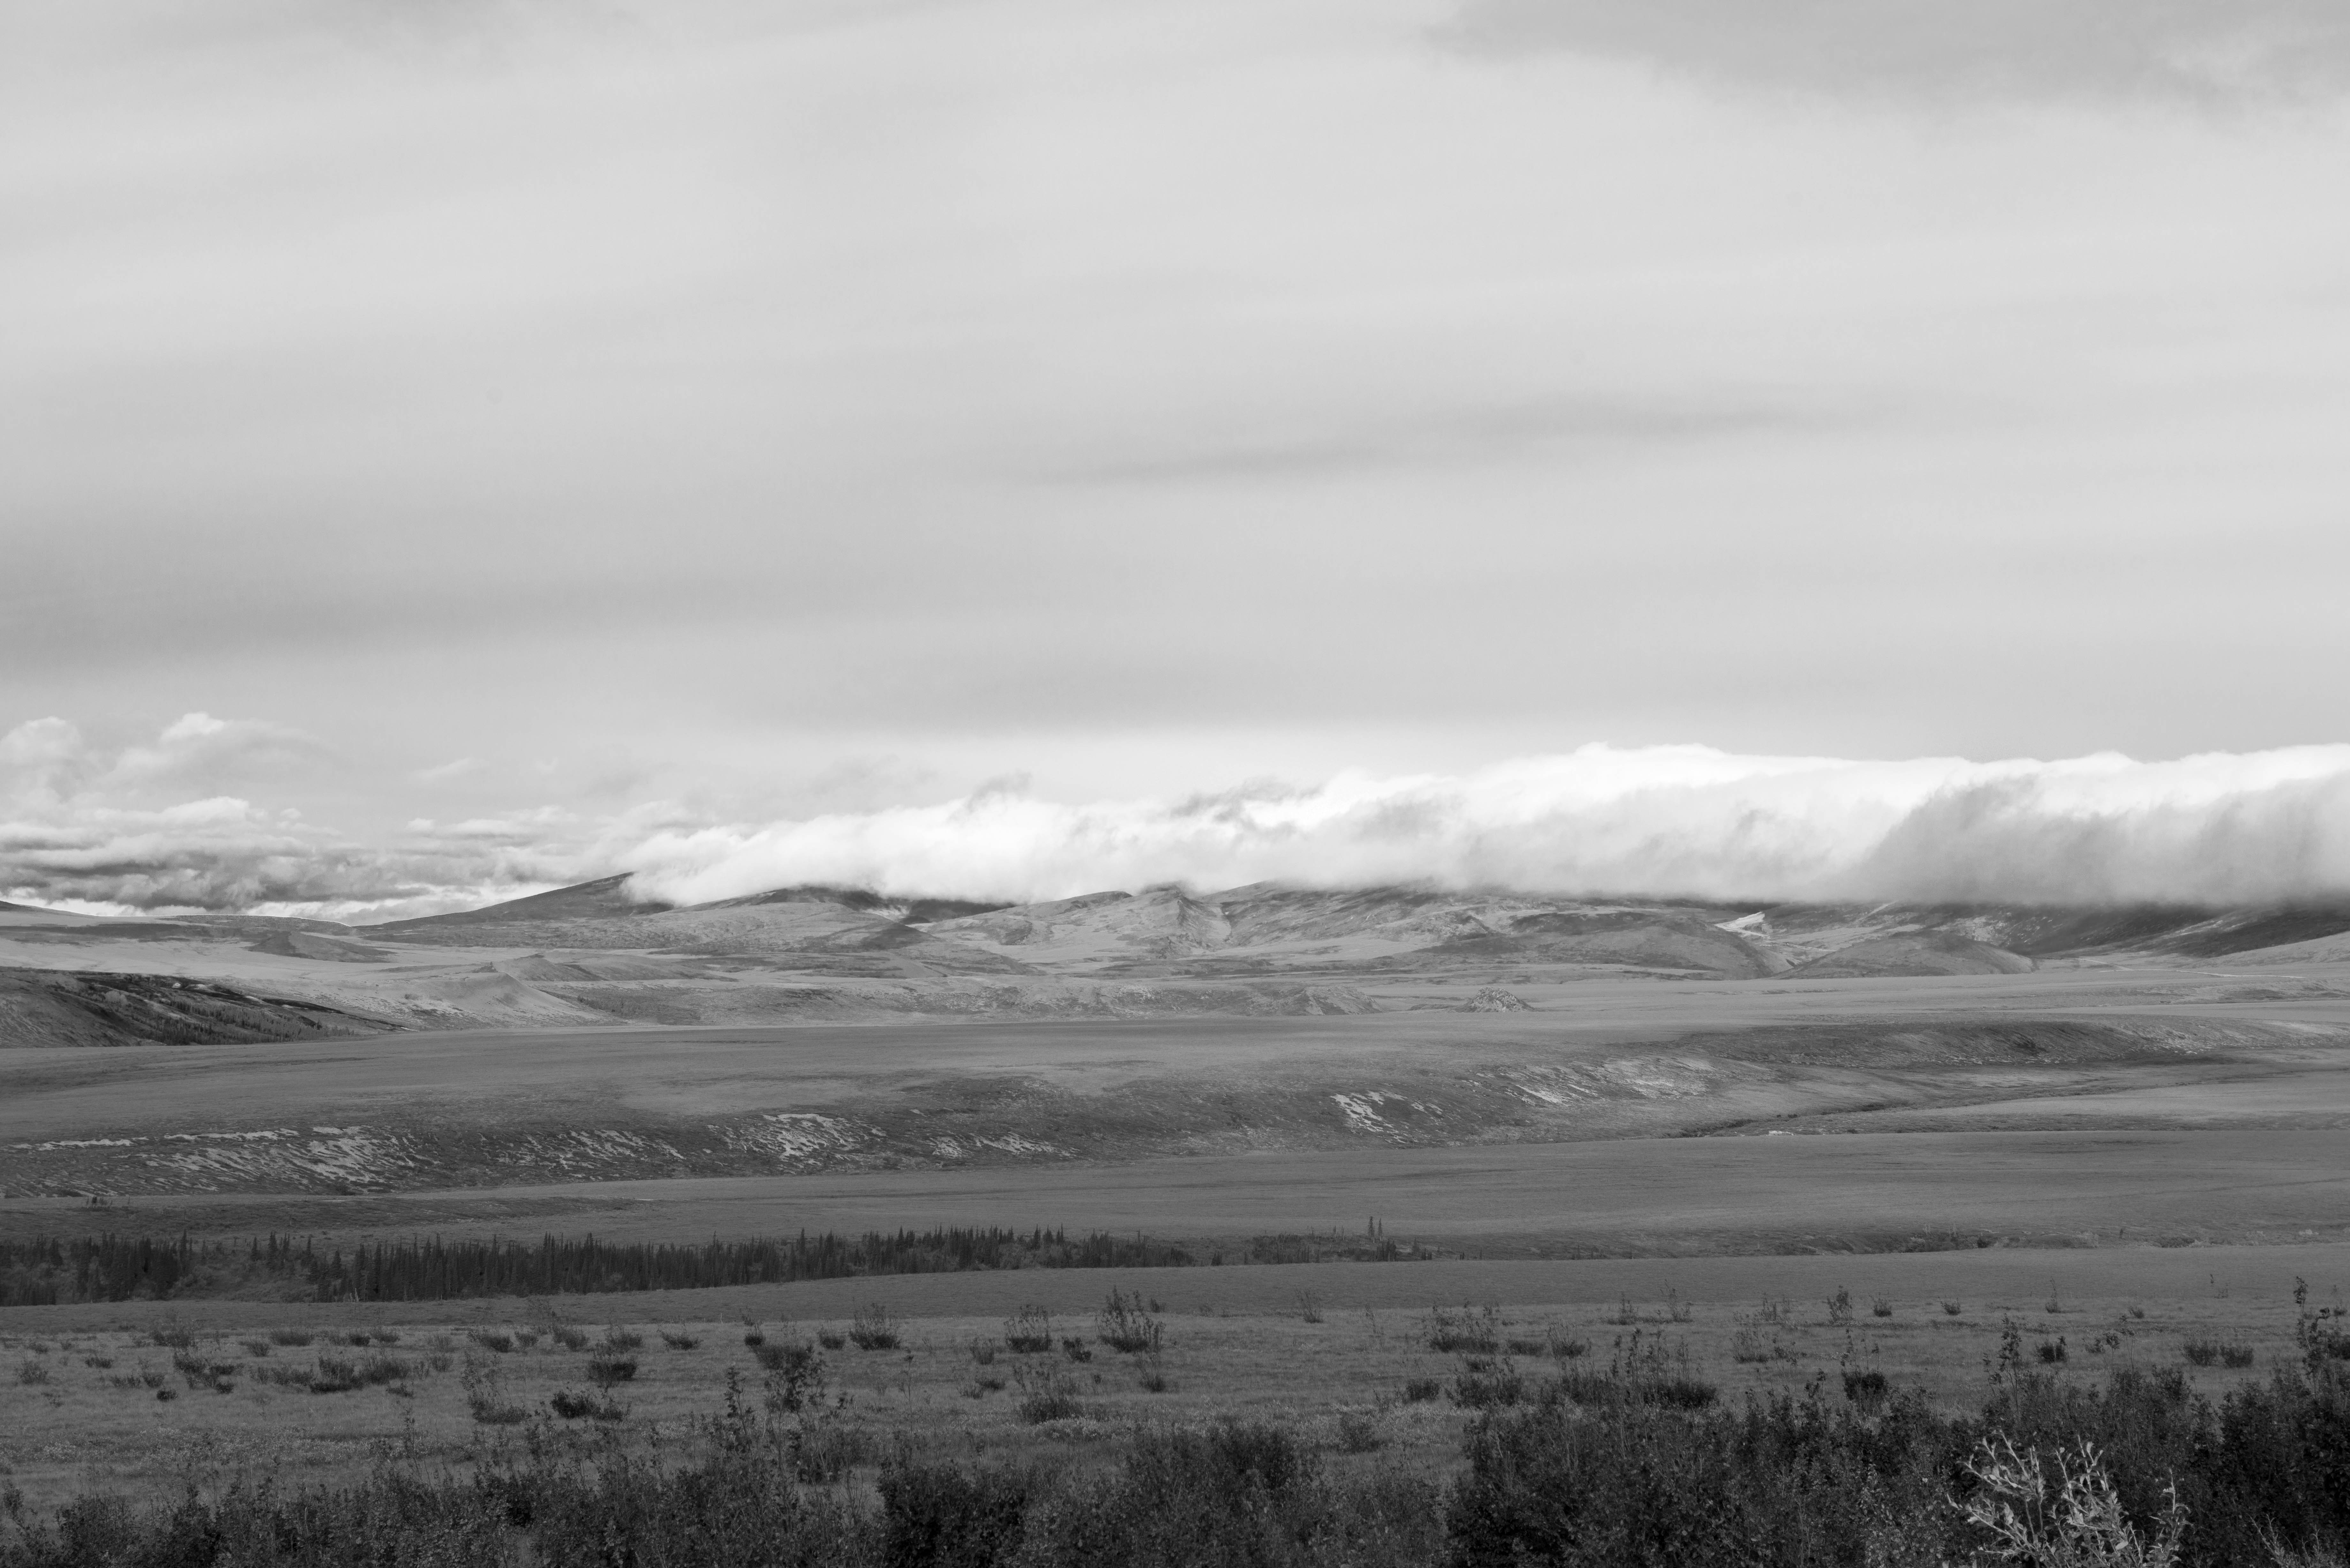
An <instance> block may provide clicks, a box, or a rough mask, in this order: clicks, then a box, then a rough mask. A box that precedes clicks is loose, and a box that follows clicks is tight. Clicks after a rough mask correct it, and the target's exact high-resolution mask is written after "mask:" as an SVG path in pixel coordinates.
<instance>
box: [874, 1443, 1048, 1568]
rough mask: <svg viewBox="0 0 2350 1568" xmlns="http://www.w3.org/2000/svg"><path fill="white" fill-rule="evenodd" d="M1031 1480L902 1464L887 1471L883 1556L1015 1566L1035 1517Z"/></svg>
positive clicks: (971, 1566) (959, 1566) (954, 1565)
mask: <svg viewBox="0 0 2350 1568" xmlns="http://www.w3.org/2000/svg"><path fill="white" fill-rule="evenodd" d="M1033 1490H1034V1482H1033V1481H1032V1480H1031V1478H1030V1477H1029V1476H1028V1475H1027V1474H1026V1473H1025V1472H1023V1471H1017V1470H1002V1469H993V1470H978V1469H969V1470H967V1469H961V1468H959V1467H956V1466H951V1465H919V1466H918V1465H913V1464H910V1463H906V1462H903V1461H901V1462H899V1463H898V1464H894V1465H891V1466H889V1467H888V1468H887V1469H883V1470H882V1472H881V1478H880V1485H879V1491H880V1496H881V1559H882V1561H883V1562H885V1563H890V1564H893V1565H895V1564H899V1563H904V1564H909V1565H910V1564H914V1563H937V1564H940V1565H941V1568H984V1565H985V1564H989V1563H1009V1562H1011V1561H1012V1556H1013V1552H1014V1550H1015V1549H1016V1548H1017V1547H1018V1546H1019V1545H1020V1542H1021V1536H1022V1534H1023V1533H1024V1530H1025V1528H1026V1525H1027V1519H1028V1508H1029V1501H1030V1495H1031V1493H1032V1491H1033Z"/></svg>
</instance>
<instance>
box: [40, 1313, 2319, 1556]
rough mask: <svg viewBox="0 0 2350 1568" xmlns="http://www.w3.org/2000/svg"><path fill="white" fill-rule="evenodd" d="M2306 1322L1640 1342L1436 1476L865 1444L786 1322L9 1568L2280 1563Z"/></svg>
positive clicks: (2309, 1400) (1239, 1452)
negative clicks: (2247, 1345) (2215, 1387)
mask: <svg viewBox="0 0 2350 1568" xmlns="http://www.w3.org/2000/svg"><path fill="white" fill-rule="evenodd" d="M2320 1326H2322V1327H2325V1328H2329V1329H2330V1327H2331V1324H2330V1320H2329V1322H2328V1323H2327V1324H2323V1325H2320ZM2308 1338H2309V1345H2310V1348H2309V1349H2308V1352H2307V1354H2306V1356H2305V1363H2306V1365H2305V1366H2303V1367H2298V1368H2295V1367H2285V1368H2280V1369H2279V1370H2278V1371H2276V1372H2275V1373H2274V1374H2273V1375H2272V1376H2271V1378H2270V1379H2269V1380H2268V1381H2266V1382H2264V1383H2256V1384H2252V1385H2249V1386H2244V1387H2241V1388H2238V1389H2236V1390H2234V1391H2232V1392H2231V1393H2230V1394H2229V1395H2228V1396H2227V1397H2226V1398H2225V1399H2223V1400H2222V1401H2220V1403H2218V1404H2216V1405H2214V1404H2213V1403H2211V1402H2210V1401H2209V1400H2206V1399H2202V1398H2199V1397H2196V1396H2195V1395H2194V1394H2193V1393H2192V1391H2191V1390H2190V1389H2189V1386H2187V1384H2186V1381H2185V1379H2184V1378H2183V1377H2182V1376H2178V1374H2176V1373H2170V1374H2167V1375H2151V1376H2150V1375H2147V1374H2143V1373H2137V1372H2132V1371H2126V1370H2125V1371H2121V1372H2116V1373H2115V1374H2114V1375H2112V1376H2110V1377H2108V1378H2107V1379H2106V1381H2105V1382H2104V1383H2103V1384H2101V1385H2097V1386H2089V1385H2085V1384H2080V1383H2065V1382H2063V1381H2060V1380H2059V1379H2058V1378H2057V1377H2055V1376H2054V1375H2051V1374H2047V1373H2042V1372H2038V1371H2030V1372H2027V1371H2025V1370H2023V1369H2022V1366H2020V1365H2015V1366H2007V1367H2005V1368H2003V1369H2002V1372H2001V1374H2000V1376H1999V1377H1998V1379H1997V1380H1996V1382H1995V1383H1994V1385H1993V1386H1992V1388H1991V1394H1990V1397H1989V1398H1988V1399H1987V1400H1986V1402H1985V1404H1984V1406H1983V1407H1982V1408H1981V1410H1980V1411H1978V1412H1975V1413H1972V1414H1967V1415H1960V1416H1950V1415H1945V1414H1942V1413H1939V1412H1936V1411H1934V1410H1932V1409H1930V1408H1929V1407H1927V1406H1926V1404H1925V1403H1924V1402H1923V1400H1922V1399H1920V1398H1918V1397H1917V1396H1915V1395H1903V1394H1899V1393H1894V1394H1891V1395H1889V1396H1887V1397H1884V1398H1882V1399H1872V1400H1870V1401H1867V1402H1866V1403H1865V1404H1864V1403H1862V1402H1857V1401H1855V1400H1851V1399H1847V1398H1845V1397H1842V1395H1841V1393H1840V1392H1839V1393H1837V1394H1836V1395H1835V1396H1833V1397H1832V1396H1831V1394H1830V1392H1829V1390H1828V1388H1827V1385H1826V1381H1825V1378H1822V1379H1819V1380H1815V1382H1814V1384H1813V1386H1811V1387H1810V1389H1809V1390H1808V1391H1807V1392H1806V1393H1805V1394H1804V1396H1803V1397H1777V1398H1773V1399H1769V1400H1750V1401H1747V1402H1746V1403H1744V1404H1742V1406H1740V1407H1736V1408H1733V1409H1724V1408H1721V1407H1712V1406H1707V1405H1704V1404H1701V1403H1699V1402H1697V1401H1694V1400H1683V1399H1679V1398H1668V1397H1659V1396H1658V1392H1657V1387H1658V1386H1657V1384H1656V1382H1655V1381H1654V1380H1653V1374H1652V1369H1651V1368H1650V1367H1648V1366H1644V1365H1642V1364H1640V1363H1639V1362H1638V1361H1636V1360H1631V1359H1627V1360H1626V1361H1625V1362H1623V1363H1622V1364H1621V1370H1620V1372H1619V1373H1618V1374H1617V1380H1618V1383H1619V1386H1617V1387H1616V1388H1615V1389H1614V1390H1613V1391H1612V1392H1611V1391H1607V1390H1601V1389H1598V1388H1596V1387H1594V1386H1592V1380H1593V1376H1594V1375H1592V1374H1587V1373H1578V1374H1577V1375H1575V1376H1573V1377H1565V1376H1561V1377H1553V1378H1549V1379H1546V1380H1542V1381H1539V1382H1537V1381H1535V1380H1534V1379H1527V1384H1528V1386H1527V1388H1526V1390H1525V1397H1526V1399H1527V1401H1528V1402H1526V1403H1522V1404H1518V1405H1514V1406H1503V1405H1495V1406H1492V1407H1488V1408H1486V1409H1485V1411H1484V1412H1483V1413H1482V1414H1481V1415H1479V1416H1478V1417H1476V1418H1475V1420H1474V1421H1473V1422H1472V1423H1471V1426H1470V1428H1469V1430H1468V1433H1467V1437H1466V1440H1465V1444H1464V1459H1465V1467H1464V1469H1463V1470H1462V1472H1461V1475H1460V1476H1459V1477H1458V1479H1457V1480H1454V1481H1453V1482H1452V1483H1451V1485H1450V1486H1449V1487H1447V1486H1444V1485H1442V1484H1440V1483H1438V1482H1433V1481H1429V1480H1419V1479H1415V1478H1411V1477H1409V1476H1405V1475H1401V1474H1398V1473H1394V1472H1391V1471H1388V1470H1383V1469H1378V1468H1377V1467H1376V1461H1372V1462H1371V1464H1370V1467H1369V1468H1364V1465H1365V1461H1363V1460H1361V1459H1353V1460H1339V1461H1332V1460H1328V1459H1326V1458H1325V1456H1324V1455H1323V1454H1322V1453H1321V1452H1319V1451H1317V1449H1315V1446H1314V1445H1313V1444H1312V1443H1311V1442H1310V1441H1309V1440H1308V1439H1307V1438H1305V1436H1304V1435H1303V1434H1301V1433H1300V1432H1299V1431H1297V1430H1295V1429H1293V1428H1287V1427H1284V1426H1282V1425H1279V1424H1274V1423H1264V1422H1234V1421H1229V1420H1228V1421H1224V1422H1221V1423H1218V1424H1216V1425H1214V1426H1211V1427H1210V1428H1206V1429H1204V1430H1183V1429H1172V1428H1142V1429H1139V1430H1135V1431H1132V1432H1130V1433H1129V1434H1128V1435H1127V1437H1126V1438H1125V1439H1124V1441H1123V1443H1122V1444H1120V1445H1119V1446H1118V1447H1115V1448H1112V1447H1107V1446H1104V1447H1088V1448H1087V1449H1073V1450H1070V1451H1069V1452H1067V1453H1066V1455H1064V1456H1062V1457H1059V1458H1056V1459H1055V1460H1054V1461H1053V1462H1052V1463H1051V1464H1050V1465H1045V1466H1032V1467H1022V1466H1012V1465H1003V1464H995V1465H986V1464H972V1465H952V1464H932V1463H925V1462H921V1461H920V1460H918V1459H915V1458H913V1457H912V1456H910V1454H909V1453H908V1452H906V1451H903V1450H901V1451H899V1453H898V1454H896V1455H895V1456H892V1457H889V1458H888V1459H886V1462H882V1463H881V1464H880V1467H879V1471H878V1474H877V1473H876V1472H875V1470H874V1469H872V1468H871V1467H873V1466H874V1465H875V1463H876V1461H877V1460H878V1459H882V1456H880V1455H879V1454H877V1453H876V1452H875V1451H874V1446H873V1442H872V1439H871V1436H870V1434H869V1432H868V1431H867V1430H866V1429H865V1428H861V1427H858V1426H856V1425H854V1424H852V1423H849V1422H847V1420H846V1419H845V1418H844V1417H842V1416H841V1415H840V1413H839V1412H838V1411H837V1409H827V1408H824V1407H821V1406H820V1404H819V1402H818V1401H816V1400H815V1399H812V1398H809V1397H807V1396H808V1393H809V1390H810V1389H812V1388H820V1387H821V1384H822V1374H823V1366H822V1362H821V1358H820V1357H817V1356H816V1355H815V1353H814V1352H813V1351H811V1350H809V1349H807V1348H806V1347H777V1350H778V1355H776V1357H775V1366H771V1367H769V1368H768V1369H767V1371H766V1383H767V1388H766V1397H765V1398H764V1400H763V1401H756V1402H754V1401H751V1400H747V1399H745V1398H744V1397H743V1391H742V1390H741V1389H740V1387H739V1386H736V1385H734V1384H733V1383H730V1385H729V1394H728V1401H727V1409H726V1413H725V1414H724V1415H723V1416H722V1417H717V1418H714V1419H712V1420H709V1421H707V1422H704V1423H702V1426H701V1427H700V1428H697V1429H696V1430H695V1431H694V1432H693V1433H692V1434H691V1440H689V1441H687V1442H685V1443H683V1444H682V1445H680V1444H677V1443H674V1442H671V1443H667V1444H664V1445H663V1446H662V1448H661V1449H660V1453H661V1454H662V1456H663V1457H661V1458H660V1459H648V1458H645V1457H644V1456H643V1455H642V1454H641V1453H639V1452H637V1451H634V1450H632V1449H630V1448H629V1441H628V1439H627V1438H624V1437H622V1436H621V1435H620V1433H619V1430H617V1429H616V1428H615V1426H614V1425H612V1424H610V1416H609V1414H608V1402H607V1401H603V1400H600V1399H598V1398H596V1397H593V1396H586V1395H567V1396H566V1399H567V1401H568V1403H569V1404H570V1405H571V1406H573V1407H574V1408H571V1409H567V1410H565V1411H564V1412H563V1414H564V1415H565V1416H567V1417H570V1419H569V1420H567V1421H565V1422H562V1423H557V1422H555V1421H551V1420H549V1419H548V1418H547V1417H544V1416H540V1417H534V1418H533V1419H532V1421H531V1422H530V1424H529V1425H528V1426H526V1427H525V1428H521V1429H520V1430H519V1431H518V1432H517V1434H516V1438H518V1440H515V1441H508V1442H506V1443H504V1447H503V1449H501V1451H502V1452H503V1453H504V1458H501V1459H494V1460H493V1461H491V1462H488V1463H485V1464H484V1466H483V1467H482V1468H480V1469H478V1470H477V1471H475V1472H473V1473H471V1474H466V1475H457V1474H451V1473H445V1472H443V1473H440V1474H434V1475H426V1474H422V1473H421V1472H419V1471H418V1470H417V1469H415V1468H414V1467H413V1466H411V1465H407V1464H404V1463H402V1462H400V1461H399V1460H398V1459H394V1458H389V1457H388V1458H386V1459H383V1460H381V1461H380V1463H379V1465H378V1468H377V1469H376V1470H375V1472H374V1473H372V1474H371V1475H369V1477H368V1478H367V1479H366V1480H363V1481H362V1482H360V1483H359V1484H357V1485H355V1486H351V1487H348V1488H343V1489H339V1490H311V1491H304V1492H300V1493H286V1492H281V1491H278V1490H274V1489H273V1488H271V1487H270V1486H267V1485H261V1486H235V1487H231V1488H229V1489H228V1490H225V1491H224V1492H222V1493H220V1494H218V1495H213V1496H199V1495H195V1494H190V1495H188V1496H186V1497H184V1498H182V1499H181V1500H180V1501H177V1502H174V1503H172V1504H169V1505H167V1506H163V1507H160V1508H151V1509H146V1510H140V1509H137V1508H134V1507H132V1506H130V1505H129V1504H127V1503H124V1502H122V1501H118V1500H113V1499H109V1498H104V1497H88V1498H83V1499H81V1500H78V1501H75V1502H74V1503H72V1504H70V1505H69V1506H68V1507H67V1508H65V1509H63V1510H61V1511H59V1512H58V1513H57V1515H56V1516H55V1517H53V1518H50V1519H47V1520H42V1519H36V1518H34V1517H32V1516H31V1515H30V1513H29V1512H28V1511H26V1510H24V1509H23V1508H22V1506H21V1505H20V1504H17V1503H15V1502H13V1501H8V1499H7V1494H6V1493H5V1492H0V1505H5V1508H0V1511H5V1512H6V1513H7V1515H8V1519H7V1521H6V1522H5V1523H0V1568H99V1565H110V1564H123V1565H128V1568H231V1565H235V1568H312V1565H316V1568H426V1565H432V1568H476V1565H478V1568H525V1565H546V1568H558V1565H568V1564H582V1565H587V1564H593V1565H597V1568H688V1565H691V1568H738V1565H739V1568H785V1565H794V1564H803V1563H805V1564H811V1565H813V1564H825V1565H827V1568H834V1565H837V1568H868V1565H870V1568H885V1565H886V1568H930V1565H941V1564H942V1565H951V1568H992V1565H1001V1568H1124V1565H1128V1564H1137V1565H1148V1568H1224V1565H1232V1568H1243V1565H1245V1568H1341V1565H1345V1568H1407V1565H1409V1568H1488V1565H1490V1568H1502V1565H1503V1564H1508V1565H1510V1568H1519V1565H1521V1564H1534V1563H1558V1564H1575V1565H1588V1568H1713V1565H1721V1568H1730V1565H1733V1564H1734V1565H1737V1568H1779V1565H1785V1568H1842V1565H1850V1568H1942V1565H1945V1564H1951V1565H1955V1564H1969V1565H1972V1568H1981V1565H1988V1564H1993V1563H2032V1564H2035V1565H2037V1568H2162V1565H2168V1564H2174V1563H2176V1564H2214V1565H2221V1564H2225V1565H2233V1564H2260V1565H2262V1568H2285V1565H2290V1564H2296V1563H2329V1562H2330V1563H2338V1562H2339V1561H2340V1553H2341V1552H2342V1549H2343V1546H2344V1544H2345V1542H2350V1396H2345V1383H2344V1379H2345V1362H2350V1357H2344V1356H2342V1355H2338V1354H2336V1350H2335V1346H2336V1345H2337V1343H2338V1341H2337V1340H2336V1339H2335V1338H2333V1337H2328V1336H2327V1335H2326V1334H2321V1333H2318V1332H2317V1331H2316V1330H2313V1331H2312V1333H2311V1334H2310V1335H2309V1336H2308ZM491 1365H492V1362H491V1361H490V1360H485V1361H484V1363H483V1366H484V1367H488V1366H491ZM488 1376H489V1373H488V1372H486V1371H485V1372H484V1374H483V1377H484V1379H485V1380H486V1379H487V1377H488ZM1040 1376H1041V1378H1042V1383H1040V1385H1039V1386H1043V1385H1045V1384H1053V1383H1055V1382H1056V1381H1057V1380H1058V1379H1059V1378H1061V1377H1062V1376H1064V1375H1063V1374H1061V1373H1060V1372H1058V1371H1057V1370H1051V1371H1047V1372H1046V1373H1045V1374H1042V1375H1040ZM1570 1385H1572V1386H1570ZM583 1417H593V1419H583ZM1342 1437H1343V1434H1342ZM1338 1446H1339V1447H1340V1448H1341V1449H1346V1450H1347V1451H1348V1452H1354V1453H1360V1452H1367V1450H1369V1449H1375V1448H1376V1447H1377V1446H1378V1445H1377V1444H1376V1443H1375V1442H1359V1443H1351V1444H1350V1443H1347V1442H1346V1441H1341V1442H1340V1443H1339V1445H1338ZM852 1473H854V1474H856V1475H858V1476H859V1477H861V1478H863V1479H862V1480H858V1481H857V1482H856V1483H855V1484H853V1485H843V1484H840V1483H841V1482H842V1481H843V1479H844V1478H845V1477H848V1476H850V1475H851V1474H852ZM868 1481H869V1482H870V1484H867V1483H868Z"/></svg>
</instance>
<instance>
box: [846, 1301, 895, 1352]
mask: <svg viewBox="0 0 2350 1568" xmlns="http://www.w3.org/2000/svg"><path fill="white" fill-rule="evenodd" d="M848 1337H849V1339H850V1340H851V1341H853V1342H854V1343H855V1344H856V1345H857V1348H858V1349H859V1350H895V1349H897V1348H898V1337H899V1336H898V1324H897V1320H895V1319H894V1318H892V1317H891V1316H890V1315H889V1308H888V1307H885V1306H883V1305H882V1304H881V1303H879V1302H876V1303H873V1304H872V1305H870V1306H862V1307H859V1308H858V1309H857V1316H856V1318H855V1319H854V1320H853V1321H852V1322H851V1323H850V1324H849V1325H848Z"/></svg>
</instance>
